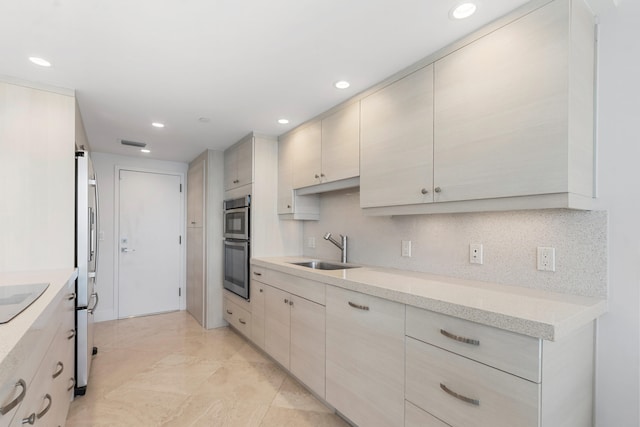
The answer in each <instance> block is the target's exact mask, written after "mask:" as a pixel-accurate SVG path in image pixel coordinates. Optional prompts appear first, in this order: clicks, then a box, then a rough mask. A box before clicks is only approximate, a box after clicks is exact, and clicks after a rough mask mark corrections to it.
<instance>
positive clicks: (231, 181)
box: [224, 147, 238, 190]
mask: <svg viewBox="0 0 640 427" xmlns="http://www.w3.org/2000/svg"><path fill="white" fill-rule="evenodd" d="M237 157H238V153H237V152H236V150H235V147H232V148H228V149H226V150H225V151H224V189H225V190H231V189H232V188H235V187H236V185H237V183H236V181H237V175H238V161H237Z"/></svg>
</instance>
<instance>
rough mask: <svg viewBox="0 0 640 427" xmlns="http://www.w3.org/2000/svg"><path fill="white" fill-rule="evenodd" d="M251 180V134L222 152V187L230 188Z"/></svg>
mask: <svg viewBox="0 0 640 427" xmlns="http://www.w3.org/2000/svg"><path fill="white" fill-rule="evenodd" d="M252 182H253V135H248V136H247V137H245V138H243V139H242V140H241V141H240V142H238V143H237V144H235V145H233V146H232V147H229V148H228V149H227V150H225V152H224V189H225V191H226V190H232V189H234V188H237V187H241V186H243V185H247V184H251V183H252Z"/></svg>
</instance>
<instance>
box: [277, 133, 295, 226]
mask: <svg viewBox="0 0 640 427" xmlns="http://www.w3.org/2000/svg"><path fill="white" fill-rule="evenodd" d="M293 142H294V141H293V135H288V136H286V137H284V138H281V139H280V141H279V142H278V213H279V214H288V213H293V211H294V206H293V155H294V152H293V148H294V147H293Z"/></svg>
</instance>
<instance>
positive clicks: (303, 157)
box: [291, 122, 322, 188]
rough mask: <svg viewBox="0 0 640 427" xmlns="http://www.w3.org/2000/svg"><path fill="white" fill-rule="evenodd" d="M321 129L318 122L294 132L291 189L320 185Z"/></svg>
mask: <svg viewBox="0 0 640 427" xmlns="http://www.w3.org/2000/svg"><path fill="white" fill-rule="evenodd" d="M321 129H322V128H321V125H320V122H315V123H312V124H310V125H308V126H306V127H304V128H302V129H300V130H298V131H296V132H295V134H294V136H293V139H292V147H291V149H292V150H293V159H294V161H293V188H302V187H308V186H310V185H315V184H319V183H320V174H321V173H322V172H321V164H320V162H321V158H322V157H321V134H322V130H321Z"/></svg>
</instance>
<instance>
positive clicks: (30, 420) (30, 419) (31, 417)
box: [22, 412, 36, 425]
mask: <svg viewBox="0 0 640 427" xmlns="http://www.w3.org/2000/svg"><path fill="white" fill-rule="evenodd" d="M35 423H36V414H35V412H32V413H31V415H29V416H28V417H27V418H23V419H22V424H31V425H34V424H35Z"/></svg>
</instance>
